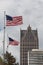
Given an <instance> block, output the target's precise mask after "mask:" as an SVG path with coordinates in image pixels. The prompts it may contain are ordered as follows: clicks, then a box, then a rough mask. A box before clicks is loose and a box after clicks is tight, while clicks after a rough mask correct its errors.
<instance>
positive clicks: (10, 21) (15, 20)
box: [6, 15, 23, 26]
mask: <svg viewBox="0 0 43 65" xmlns="http://www.w3.org/2000/svg"><path fill="white" fill-rule="evenodd" d="M21 24H23V22H22V16H15V17H11V16H9V15H6V26H17V25H21Z"/></svg>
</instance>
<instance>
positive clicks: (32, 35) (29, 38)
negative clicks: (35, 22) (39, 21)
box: [20, 25, 39, 65]
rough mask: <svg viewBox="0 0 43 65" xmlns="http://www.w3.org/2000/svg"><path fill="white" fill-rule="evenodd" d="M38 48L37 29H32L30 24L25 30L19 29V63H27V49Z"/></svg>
mask: <svg viewBox="0 0 43 65" xmlns="http://www.w3.org/2000/svg"><path fill="white" fill-rule="evenodd" d="M38 48H39V44H38V34H37V30H32V29H31V27H30V25H29V26H28V28H27V30H20V65H28V50H29V51H31V50H32V49H38Z"/></svg>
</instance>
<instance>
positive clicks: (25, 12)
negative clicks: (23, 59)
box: [0, 0, 43, 62]
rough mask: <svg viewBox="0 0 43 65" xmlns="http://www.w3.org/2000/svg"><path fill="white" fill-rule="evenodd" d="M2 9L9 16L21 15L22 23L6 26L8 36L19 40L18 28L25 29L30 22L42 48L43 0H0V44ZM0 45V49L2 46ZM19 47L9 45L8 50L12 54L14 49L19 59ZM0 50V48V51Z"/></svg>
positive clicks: (2, 22) (2, 19) (2, 21)
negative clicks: (35, 30)
mask: <svg viewBox="0 0 43 65" xmlns="http://www.w3.org/2000/svg"><path fill="white" fill-rule="evenodd" d="M4 11H6V14H7V15H10V16H18V15H20V16H22V17H23V25H20V26H17V27H16V26H13V27H6V32H7V35H8V36H10V37H12V38H13V39H16V40H18V41H20V28H21V29H27V27H28V25H29V24H30V26H31V27H32V29H36V28H37V30H38V37H39V45H40V48H42V49H43V0H0V44H1V43H2V41H3V40H2V39H3V24H4ZM1 37H2V38H1ZM6 43H7V42H6ZM1 46H2V44H1ZM1 46H0V49H1V48H2V47H1ZM13 48H14V49H13ZM19 48H20V46H18V47H13V46H10V47H9V51H10V52H12V54H13V51H15V52H14V55H15V54H16V55H15V57H16V58H17V59H19V54H20V52H19V51H20V49H19ZM12 49H13V51H12ZM1 51H2V50H0V52H1ZM17 56H18V57H17ZM19 60H20V59H19ZM19 60H18V62H19Z"/></svg>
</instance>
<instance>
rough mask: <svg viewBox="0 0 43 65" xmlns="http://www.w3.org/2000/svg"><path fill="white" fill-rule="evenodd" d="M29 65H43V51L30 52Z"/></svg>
mask: <svg viewBox="0 0 43 65" xmlns="http://www.w3.org/2000/svg"><path fill="white" fill-rule="evenodd" d="M28 65H43V51H42V50H39V49H34V50H32V51H28Z"/></svg>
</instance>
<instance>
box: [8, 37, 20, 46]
mask: <svg viewBox="0 0 43 65" xmlns="http://www.w3.org/2000/svg"><path fill="white" fill-rule="evenodd" d="M18 44H19V42H18V41H17V40H13V39H12V38H10V37H9V45H18Z"/></svg>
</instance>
